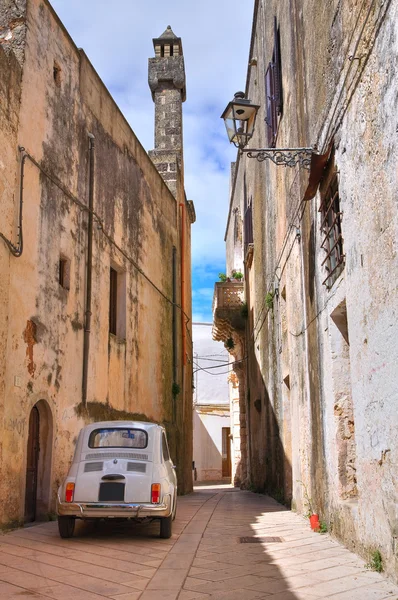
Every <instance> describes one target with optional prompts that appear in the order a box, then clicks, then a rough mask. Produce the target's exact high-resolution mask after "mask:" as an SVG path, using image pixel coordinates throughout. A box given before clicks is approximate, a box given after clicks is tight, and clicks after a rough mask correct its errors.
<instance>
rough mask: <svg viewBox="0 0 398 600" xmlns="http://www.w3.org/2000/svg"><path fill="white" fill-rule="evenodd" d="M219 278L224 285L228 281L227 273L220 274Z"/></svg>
mask: <svg viewBox="0 0 398 600" xmlns="http://www.w3.org/2000/svg"><path fill="white" fill-rule="evenodd" d="M218 278H219V280H220V281H222V282H223V283H225V282H226V281H227V276H226V274H225V273H219V274H218Z"/></svg>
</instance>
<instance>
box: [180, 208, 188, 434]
mask: <svg viewBox="0 0 398 600" xmlns="http://www.w3.org/2000/svg"><path fill="white" fill-rule="evenodd" d="M180 207H181V334H182V377H181V384H182V385H181V400H182V423H181V425H182V426H183V424H184V419H185V367H186V364H187V352H186V343H187V342H186V330H185V204H184V203H183V202H181V203H180Z"/></svg>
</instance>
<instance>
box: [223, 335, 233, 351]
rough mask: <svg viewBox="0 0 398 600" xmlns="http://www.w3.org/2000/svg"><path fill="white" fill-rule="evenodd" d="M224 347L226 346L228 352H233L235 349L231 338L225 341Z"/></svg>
mask: <svg viewBox="0 0 398 600" xmlns="http://www.w3.org/2000/svg"><path fill="white" fill-rule="evenodd" d="M225 346H226V348H228V350H233V348H234V347H235V342H234V340H233V339H232V338H231V337H229V338H228V339H227V341H226V342H225Z"/></svg>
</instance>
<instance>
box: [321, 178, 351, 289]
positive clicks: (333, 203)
mask: <svg viewBox="0 0 398 600" xmlns="http://www.w3.org/2000/svg"><path fill="white" fill-rule="evenodd" d="M319 211H320V213H321V236H322V242H321V248H323V250H324V251H325V252H326V256H325V257H324V259H323V261H322V266H323V267H324V268H325V269H326V272H327V277H326V278H325V279H324V280H323V282H322V284H323V285H325V286H326V287H327V289H330V288H331V287H332V285H333V283H334V282H335V281H336V279H337V278H338V277H339V275H340V274H341V272H342V271H343V269H344V264H345V254H344V253H343V235H342V231H341V221H342V212H341V209H340V196H339V187H338V179H337V173H336V171H335V170H334V171H333V172H332V174H331V179H330V183H329V184H328V186H327V188H326V191H325V193H324V194H323V195H322V202H321V206H320V209H319Z"/></svg>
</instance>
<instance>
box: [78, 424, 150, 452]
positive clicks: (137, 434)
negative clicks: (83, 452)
mask: <svg viewBox="0 0 398 600" xmlns="http://www.w3.org/2000/svg"><path fill="white" fill-rule="evenodd" d="M147 445H148V434H147V432H146V431H143V430H142V429H130V428H127V427H125V428H123V429H122V428H121V427H108V428H106V429H95V430H94V431H92V432H91V433H90V438H89V440H88V447H89V448H146V447H147Z"/></svg>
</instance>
